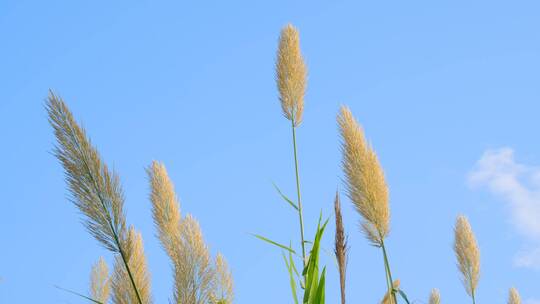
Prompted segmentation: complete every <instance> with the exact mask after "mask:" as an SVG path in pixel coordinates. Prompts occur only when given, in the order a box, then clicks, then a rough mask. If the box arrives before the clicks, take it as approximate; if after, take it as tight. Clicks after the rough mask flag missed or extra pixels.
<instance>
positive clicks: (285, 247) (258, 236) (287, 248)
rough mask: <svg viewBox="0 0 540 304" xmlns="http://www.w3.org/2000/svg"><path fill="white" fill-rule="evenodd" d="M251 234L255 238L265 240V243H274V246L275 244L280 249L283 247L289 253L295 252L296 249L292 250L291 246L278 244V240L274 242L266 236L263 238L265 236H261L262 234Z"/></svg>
mask: <svg viewBox="0 0 540 304" xmlns="http://www.w3.org/2000/svg"><path fill="white" fill-rule="evenodd" d="M253 236H254V237H256V238H258V239H259V240H262V241H265V242H267V243H269V244H272V245H274V246H277V247H279V248H281V249H285V250H287V251H289V252H290V253H293V254H296V251H294V250H293V249H292V248H290V247H287V246H285V245H282V244H280V243H278V242H274V241H272V240H270V239H268V238H265V237H264V236H262V235H258V234H253Z"/></svg>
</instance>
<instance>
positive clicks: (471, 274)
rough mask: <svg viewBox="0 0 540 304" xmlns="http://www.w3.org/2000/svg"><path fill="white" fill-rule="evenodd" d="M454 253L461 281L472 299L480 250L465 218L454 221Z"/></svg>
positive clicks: (477, 275)
mask: <svg viewBox="0 0 540 304" xmlns="http://www.w3.org/2000/svg"><path fill="white" fill-rule="evenodd" d="M454 232H455V241H454V251H455V253H456V258H457V266H458V268H459V271H460V272H461V275H462V277H461V279H462V281H463V285H464V286H465V290H466V291H467V293H468V294H469V296H471V297H474V294H475V291H476V287H477V285H478V279H479V277H480V250H479V249H478V244H477V242H476V239H475V237H474V233H473V231H472V228H471V225H470V224H469V221H468V220H467V218H466V217H465V216H463V215H460V216H459V217H458V218H457V220H456V227H455V229H454Z"/></svg>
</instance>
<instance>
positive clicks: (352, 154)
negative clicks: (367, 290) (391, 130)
mask: <svg viewBox="0 0 540 304" xmlns="http://www.w3.org/2000/svg"><path fill="white" fill-rule="evenodd" d="M337 121H338V125H339V129H340V133H341V139H342V142H341V151H342V153H343V160H342V166H343V171H344V172H345V176H346V179H345V183H346V187H347V194H348V196H349V198H350V199H351V201H352V202H353V204H354V207H355V208H356V210H357V211H358V213H360V215H361V216H362V217H363V221H362V222H361V226H362V230H363V231H364V233H365V235H366V237H367V239H368V240H369V241H370V242H371V243H372V244H373V245H374V246H376V247H379V248H381V250H382V254H383V258H384V267H385V274H386V285H387V287H388V294H392V298H393V301H394V302H395V303H397V298H396V295H395V291H394V290H393V288H392V282H393V280H392V272H391V270H390V264H389V262H388V254H387V252H386V247H385V245H384V239H385V238H386V236H387V235H388V232H389V230H390V207H389V203H388V187H387V185H386V181H385V178H384V172H383V170H382V168H381V165H380V164H379V160H378V158H377V155H376V154H375V151H373V149H372V148H371V146H370V145H369V144H368V143H367V141H366V138H365V135H364V131H363V130H362V127H361V126H360V125H359V124H358V122H357V121H356V120H355V119H354V117H353V115H352V113H351V111H350V110H349V108H347V107H345V106H343V107H341V111H340V114H339V115H338V118H337Z"/></svg>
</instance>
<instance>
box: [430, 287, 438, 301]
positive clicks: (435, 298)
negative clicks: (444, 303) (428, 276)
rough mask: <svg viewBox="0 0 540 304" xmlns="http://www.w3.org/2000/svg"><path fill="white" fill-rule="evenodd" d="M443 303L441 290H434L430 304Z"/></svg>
mask: <svg viewBox="0 0 540 304" xmlns="http://www.w3.org/2000/svg"><path fill="white" fill-rule="evenodd" d="M440 303H441V294H440V293H439V290H438V289H436V288H434V289H432V290H431V295H430V296H429V304H440Z"/></svg>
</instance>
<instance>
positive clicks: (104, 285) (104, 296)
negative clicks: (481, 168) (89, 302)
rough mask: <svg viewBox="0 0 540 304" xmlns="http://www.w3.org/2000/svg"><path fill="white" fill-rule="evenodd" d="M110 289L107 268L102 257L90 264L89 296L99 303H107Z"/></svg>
mask: <svg viewBox="0 0 540 304" xmlns="http://www.w3.org/2000/svg"><path fill="white" fill-rule="evenodd" d="M110 291H111V280H110V278H109V268H108V267H107V263H106V262H105V260H104V259H103V258H100V259H99V261H98V262H97V263H96V264H94V266H92V272H91V273H90V297H91V298H92V299H94V300H97V301H99V302H101V303H107V301H108V300H109V294H110Z"/></svg>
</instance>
